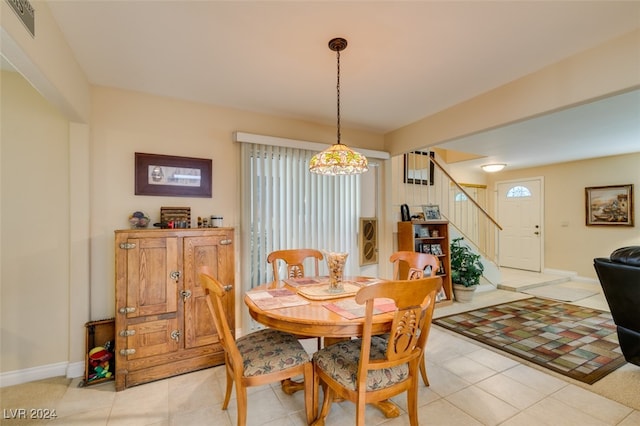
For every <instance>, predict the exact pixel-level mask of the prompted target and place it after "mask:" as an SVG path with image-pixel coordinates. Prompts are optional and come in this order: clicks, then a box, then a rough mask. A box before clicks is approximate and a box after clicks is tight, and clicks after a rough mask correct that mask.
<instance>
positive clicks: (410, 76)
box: [49, 0, 640, 167]
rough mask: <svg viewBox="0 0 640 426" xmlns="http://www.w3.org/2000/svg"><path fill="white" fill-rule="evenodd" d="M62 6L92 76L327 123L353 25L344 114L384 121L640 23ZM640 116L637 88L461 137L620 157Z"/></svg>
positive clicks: (547, 5) (469, 93)
mask: <svg viewBox="0 0 640 426" xmlns="http://www.w3.org/2000/svg"><path fill="white" fill-rule="evenodd" d="M49 8H50V9H51V11H52V14H53V16H54V18H55V19H56V21H57V22H58V24H59V26H60V28H61V30H62V32H63V33H64V35H65V37H66V38H67V41H68V43H69V45H70V46H71V48H72V50H73V51H74V52H75V55H76V58H77V60H78V62H79V64H80V66H81V67H82V68H83V69H84V71H85V72H86V74H87V77H88V79H89V81H90V82H91V83H92V84H95V85H103V86H110V87H117V88H123V89H129V90H135V91H141V92H147V93H152V94H156V95H162V96H169V97H173V98H178V99H185V100H191V101H196V102H203V103H207V104H212V105H219V106H225V107H232V108H239V109H242V110H249V111H256V112H262V113H268V114H276V115H282V116H287V117H293V118H298V119H302V120H307V121H312V122H318V123H322V124H332V123H333V124H334V123H335V119H336V55H335V53H334V52H332V51H331V50H329V48H328V47H327V43H328V41H329V40H330V39H331V38H333V37H337V36H340V37H344V38H346V39H347V40H348V43H349V45H348V47H347V49H346V50H345V51H344V52H343V53H342V54H341V91H340V92H341V93H340V94H341V121H342V125H343V126H344V127H355V128H362V129H366V130H371V131H376V132H381V133H384V132H388V131H391V130H394V129H397V128H399V127H402V126H404V125H407V124H410V123H412V122H414V121H417V120H419V119H421V118H423V117H426V116H428V115H431V114H433V113H435V112H438V111H440V110H442V109H444V108H447V107H450V106H452V105H454V104H457V103H459V102H462V101H464V100H467V99H469V98H472V97H474V96H477V95H479V94H481V93H483V92H486V91H489V90H491V89H493V88H496V87H498V86H501V85H503V84H505V83H507V82H509V81H512V80H515V79H518V78H520V77H522V76H524V75H527V74H529V73H531V72H534V71H536V70H539V69H541V68H543V67H545V66H547V65H550V64H552V63H555V62H557V61H559V60H561V59H563V58H565V57H568V56H571V55H573V54H576V53H578V52H581V51H584V50H586V49H588V48H591V47H594V46H597V45H599V44H601V43H603V42H606V41H608V40H610V39H613V38H615V37H618V36H620V35H623V34H625V33H628V32H630V31H632V30H634V29H637V28H640V2H638V1H623V2H616V1H592V2H582V1H567V2H559V1H534V2H528V1H515V0H512V1H492V2H488V1H478V0H476V1H437V2H436V1H403V2H400V1H388V2H384V1H352V2H344V1H315V2H312V1H78V0H76V1H64V0H56V1H50V2H49ZM592 114H594V115H592ZM639 117H640V99H639V97H638V93H637V92H636V93H634V94H631V95H624V96H618V97H615V98H611V99H608V100H605V101H602V102H601V103H598V104H594V105H589V106H585V107H582V108H580V109H576V110H574V111H566V112H564V113H558V114H554V115H553V116H550V117H547V118H541V119H538V120H532V121H528V122H525V123H521V124H518V125H512V126H508V127H506V128H502V129H498V130H496V131H494V132H491V133H490V134H486V135H476V136H474V137H471V138H465V139H462V140H459V141H452V142H450V143H449V144H447V145H450V147H451V148H452V149H457V150H460V151H469V152H477V153H479V154H483V155H490V156H491V157H495V159H496V160H501V161H505V162H507V163H511V164H513V166H514V167H524V166H528V165H532V164H527V162H526V161H524V160H526V159H529V160H531V161H534V160H535V161H536V162H542V163H545V162H549V161H555V159H557V158H560V157H561V156H562V155H565V154H563V152H564V151H567V152H572V153H573V155H574V157H575V154H576V153H581V154H582V156H583V157H584V156H585V155H591V156H598V155H603V153H604V154H608V155H610V154H612V144H614V143H615V145H616V148H613V149H614V150H617V151H620V153H624V152H637V151H640V128H639V127H638V126H639V125H638V123H639V122H640V119H639ZM596 118H597V119H596ZM593 126H595V128H594V127H593ZM625 138H626V139H625ZM618 142H619V144H618ZM514 144H515V145H514ZM521 144H523V145H521ZM576 144H579V145H576ZM514 146H515V147H516V148H513V147H514ZM576 146H578V147H579V149H576ZM480 147H481V148H480ZM565 148H566V149H565ZM605 149H606V150H605ZM486 150H490V151H491V152H485V151H486ZM514 150H515V152H516V153H517V156H515V157H514V156H512V152H513V151H514ZM523 153H524V154H526V155H523ZM542 154H544V155H542ZM515 158H519V159H521V160H519V162H518V163H516V160H515ZM550 159H551V160H550ZM573 159H577V158H573ZM531 161H530V162H531Z"/></svg>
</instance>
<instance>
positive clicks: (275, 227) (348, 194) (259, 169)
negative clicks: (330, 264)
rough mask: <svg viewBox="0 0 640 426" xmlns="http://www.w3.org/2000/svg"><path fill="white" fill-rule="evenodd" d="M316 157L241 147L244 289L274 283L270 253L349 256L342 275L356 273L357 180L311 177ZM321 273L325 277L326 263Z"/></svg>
mask: <svg viewBox="0 0 640 426" xmlns="http://www.w3.org/2000/svg"><path fill="white" fill-rule="evenodd" d="M314 154H315V152H313V151H308V150H303V149H295V148H288V147H278V146H270V145H261V144H250V143H243V144H242V145H241V155H242V175H243V176H242V185H241V186H242V191H243V192H242V198H243V202H242V205H243V207H242V210H243V213H242V221H243V222H242V228H243V230H242V247H243V249H242V253H243V262H242V267H243V273H242V275H243V277H244V289H245V290H247V289H248V288H253V287H255V286H257V285H260V284H262V283H265V282H269V281H271V280H273V272H272V267H271V265H269V264H267V256H268V255H269V253H271V252H272V251H274V250H283V249H293V248H315V249H319V250H322V249H325V250H329V251H340V252H348V253H350V256H349V258H348V259H347V264H346V267H345V273H346V274H355V273H356V271H357V270H358V269H357V268H358V265H357V263H358V259H357V257H358V256H357V253H358V251H357V244H358V242H357V232H358V231H357V227H358V218H359V216H360V191H361V188H360V185H361V179H360V176H359V175H351V176H322V175H316V174H313V173H310V172H309V160H310V159H311V157H312V156H313V155H314ZM310 267H312V266H311V265H309V266H307V265H305V269H307V268H310ZM311 270H313V269H311ZM320 273H321V274H326V266H325V265H324V264H323V265H321V269H320Z"/></svg>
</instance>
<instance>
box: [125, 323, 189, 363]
mask: <svg viewBox="0 0 640 426" xmlns="http://www.w3.org/2000/svg"><path fill="white" fill-rule="evenodd" d="M127 332H128V333H127V334H128V335H129V336H128V337H127V349H134V350H135V352H133V353H132V354H130V355H127V361H133V360H136V359H140V358H146V357H150V356H154V355H166V354H170V353H171V352H176V351H177V350H178V349H179V344H178V342H179V340H180V331H179V329H178V320H177V319H176V318H175V317H174V318H169V319H149V320H147V321H144V322H140V323H138V324H131V323H130V324H129V325H128V326H127Z"/></svg>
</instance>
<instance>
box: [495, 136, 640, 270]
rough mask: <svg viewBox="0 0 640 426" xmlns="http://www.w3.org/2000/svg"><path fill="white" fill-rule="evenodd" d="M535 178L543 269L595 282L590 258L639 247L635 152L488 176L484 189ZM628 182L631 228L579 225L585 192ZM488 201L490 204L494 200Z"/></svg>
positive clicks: (639, 183) (639, 177)
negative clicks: (540, 181)
mask: <svg viewBox="0 0 640 426" xmlns="http://www.w3.org/2000/svg"><path fill="white" fill-rule="evenodd" d="M612 143H615V142H614V141H612ZM538 176H542V177H543V178H544V212H543V214H544V229H543V233H544V266H545V268H546V269H556V270H562V271H568V272H576V273H577V274H578V276H580V277H586V278H592V279H597V276H596V273H595V271H594V269H593V259H594V258H595V257H608V256H609V254H611V252H612V251H613V250H615V249H617V248H620V247H625V246H628V245H640V222H639V220H640V214H639V213H638V210H639V209H640V208H639V207H638V194H639V192H638V191H639V190H640V153H637V154H630V155H619V156H612V157H604V158H598V159H593V160H584V161H574V162H570V163H562V164H557V165H551V166H545V167H535V168H529V169H520V170H511V171H508V170H507V169H505V171H503V172H500V173H495V174H490V175H488V177H487V185H488V188H489V189H490V190H491V191H495V189H496V186H495V185H496V182H500V181H509V180H517V179H526V178H532V177H538ZM629 183H632V184H633V185H634V189H635V193H634V197H635V204H636V208H635V218H634V223H635V226H634V227H612V226H586V225H585V187H589V186H606V185H624V184H629ZM490 202H492V204H493V202H494V200H490ZM564 224H566V225H567V226H563V225H564Z"/></svg>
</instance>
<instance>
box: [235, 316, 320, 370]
mask: <svg viewBox="0 0 640 426" xmlns="http://www.w3.org/2000/svg"><path fill="white" fill-rule="evenodd" d="M236 345H237V346H238V350H239V351H240V355H241V356H242V363H243V366H244V371H243V375H244V376H245V377H252V376H258V375H261V374H270V373H274V372H276V371H281V370H286V369H289V368H291V367H295V366H296V365H303V364H305V363H307V362H309V354H308V353H307V351H305V350H304V348H303V347H302V345H301V344H300V341H299V340H298V339H296V338H295V337H294V336H293V335H291V334H289V333H284V332H282V331H278V330H273V329H270V328H268V329H264V330H259V331H256V332H254V333H251V334H247V335H246V336H242V337H240V338H239V339H237V340H236Z"/></svg>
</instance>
